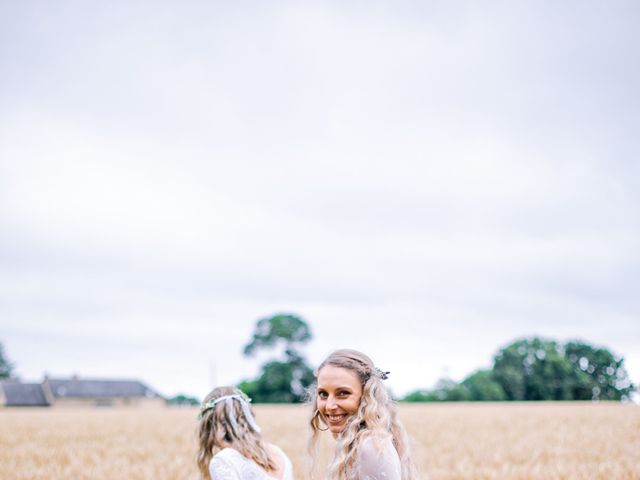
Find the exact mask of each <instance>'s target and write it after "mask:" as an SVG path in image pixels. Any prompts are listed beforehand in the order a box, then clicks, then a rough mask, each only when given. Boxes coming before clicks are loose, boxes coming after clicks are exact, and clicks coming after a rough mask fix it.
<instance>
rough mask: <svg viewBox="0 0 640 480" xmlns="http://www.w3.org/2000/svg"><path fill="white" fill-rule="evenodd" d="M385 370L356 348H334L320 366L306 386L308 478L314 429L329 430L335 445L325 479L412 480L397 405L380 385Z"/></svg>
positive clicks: (314, 450)
mask: <svg viewBox="0 0 640 480" xmlns="http://www.w3.org/2000/svg"><path fill="white" fill-rule="evenodd" d="M388 373H389V372H383V371H381V370H379V369H377V368H376V367H375V366H374V364H373V362H372V361H371V359H370V358H369V357H368V356H366V355H365V354H364V353H361V352H358V351H355V350H338V351H336V352H333V353H332V354H331V355H329V356H328V357H327V359H326V360H325V361H324V362H322V363H321V364H320V366H319V367H318V370H317V372H316V376H317V384H316V385H315V388H312V390H311V399H312V406H313V415H312V417H311V422H310V423H311V440H310V444H309V447H310V452H311V456H312V460H313V462H312V472H311V477H312V478H314V475H315V470H316V458H317V442H318V437H319V432H320V431H324V430H330V431H331V433H332V434H333V436H334V437H335V439H336V440H337V443H336V448H335V452H334V455H333V460H332V461H331V463H330V464H329V467H328V472H327V477H328V478H329V479H331V480H415V479H417V474H416V472H415V468H414V466H413V463H412V461H411V457H410V454H409V448H408V440H407V435H406V433H405V430H404V428H403V426H402V425H401V423H400V421H399V420H398V418H397V409H396V404H395V402H393V400H391V399H390V398H389V395H388V393H387V390H386V389H385V387H384V385H383V384H382V381H383V380H385V379H386V378H387V374H388Z"/></svg>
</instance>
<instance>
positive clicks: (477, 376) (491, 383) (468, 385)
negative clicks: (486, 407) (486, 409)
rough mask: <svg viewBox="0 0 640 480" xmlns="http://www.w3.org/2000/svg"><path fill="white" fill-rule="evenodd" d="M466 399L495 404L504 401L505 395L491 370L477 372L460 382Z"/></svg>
mask: <svg viewBox="0 0 640 480" xmlns="http://www.w3.org/2000/svg"><path fill="white" fill-rule="evenodd" d="M462 387H463V388H464V389H465V390H466V391H467V398H468V399H469V400H472V401H481V402H496V401H500V400H504V399H505V397H506V396H505V393H504V390H503V389H502V385H500V384H499V383H498V382H497V381H496V380H495V378H494V375H493V371H491V370H478V371H476V372H474V373H472V374H471V375H469V376H468V377H467V378H465V379H464V380H463V381H462Z"/></svg>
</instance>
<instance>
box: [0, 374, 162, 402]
mask: <svg viewBox="0 0 640 480" xmlns="http://www.w3.org/2000/svg"><path fill="white" fill-rule="evenodd" d="M164 405H165V399H164V398H163V397H162V396H161V395H160V394H158V393H157V392H155V391H154V390H152V389H151V388H149V387H148V386H146V385H145V384H144V383H142V382H140V381H138V380H104V379H81V378H78V377H75V376H74V377H72V378H55V379H54V378H49V377H45V378H44V380H43V382H42V383H21V382H17V381H3V382H0V406H6V407H14V406H15V407H48V406H51V407H123V406H130V407H134V406H135V407H154V406H155V407H159V406H164Z"/></svg>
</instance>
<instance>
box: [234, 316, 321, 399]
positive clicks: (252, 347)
mask: <svg viewBox="0 0 640 480" xmlns="http://www.w3.org/2000/svg"><path fill="white" fill-rule="evenodd" d="M311 338H312V334H311V329H310V327H309V325H308V324H307V323H306V322H305V321H304V320H302V319H301V318H300V317H298V316H297V315H291V314H278V315H273V316H271V317H267V318H263V319H261V320H259V321H258V323H257V324H256V329H255V332H254V334H253V337H252V339H251V341H250V342H249V343H248V344H247V345H246V346H245V348H244V354H245V355H246V356H252V355H255V354H256V352H257V351H259V350H263V349H270V348H277V347H278V346H279V347H280V348H282V354H281V356H282V357H283V358H281V359H279V360H278V359H273V360H270V361H268V362H267V363H265V364H264V365H263V366H262V368H261V372H260V376H259V377H258V378H257V379H255V380H245V381H243V382H242V383H240V385H238V386H239V387H240V389H242V390H243V391H244V392H246V393H247V395H249V396H250V397H251V398H252V399H253V400H254V401H255V402H257V403H296V402H302V401H304V399H305V396H306V389H307V387H308V386H309V385H311V383H313V380H314V375H313V370H312V369H311V368H310V367H309V366H308V365H307V362H306V360H305V358H304V357H303V356H302V355H301V354H300V352H299V351H298V348H299V347H300V346H301V345H303V344H305V343H307V342H309V341H310V340H311Z"/></svg>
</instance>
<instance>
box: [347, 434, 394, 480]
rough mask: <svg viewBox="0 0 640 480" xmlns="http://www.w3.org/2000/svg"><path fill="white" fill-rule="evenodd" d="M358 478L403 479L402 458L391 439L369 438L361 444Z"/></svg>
mask: <svg viewBox="0 0 640 480" xmlns="http://www.w3.org/2000/svg"><path fill="white" fill-rule="evenodd" d="M356 471H357V475H358V476H357V478H358V480H401V478H402V469H401V467H400V458H399V457H398V452H396V449H395V447H394V446H393V442H392V441H391V439H388V440H383V441H380V442H378V441H376V440H374V439H372V438H367V439H365V440H364V441H363V442H362V445H361V446H360V452H359V453H358V461H357V465H356Z"/></svg>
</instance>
